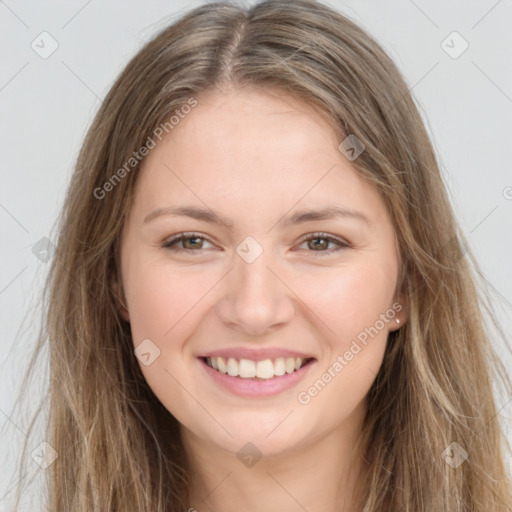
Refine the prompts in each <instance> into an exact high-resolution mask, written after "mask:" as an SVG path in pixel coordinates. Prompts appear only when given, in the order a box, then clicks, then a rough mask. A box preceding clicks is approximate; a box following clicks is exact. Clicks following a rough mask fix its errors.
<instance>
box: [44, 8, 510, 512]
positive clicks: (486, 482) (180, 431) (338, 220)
mask: <svg viewBox="0 0 512 512" xmlns="http://www.w3.org/2000/svg"><path fill="white" fill-rule="evenodd" d="M459 240H460V241H459ZM318 242H320V243H318ZM463 242H464V239H463V237H462V235H461V234H460V232H459V228H458V226H457V225H456V222H455V220H454V215H453V212H452V209H451V206H450V204H449V201H448V198H447V194H446V191H445V188H444V185H443V182H442V179H441V177H440V172H439V169H438V165H437V162H436V157H435V154H434V151H433V149H432V145H431V143H430V141H429V138H428V136H427V133H426V131H425V128H424V125H423V123H422V120H421V117H420V115H419V113H418V110H417V108H416V106H415V104H414V101H413V99H412V97H411V94H410V92H409V91H408V88H407V85H406V84H405V81H404V80H403V78H402V77H401V74H400V72H399V71H398V69H397V68H396V66H395V65H394V64H393V62H392V61H391V60H390V58H389V57H388V56H387V55H386V54H385V52H384V51H383V50H382V49H381V48H380V47H379V45H378V44H377V43H376V42H375V41H374V40H373V39H372V38H371V37H370V36H369V35H368V34H366V33H365V32H364V31H363V30H362V29H361V28H359V27H357V26H356V25H355V24H354V23H353V22H351V21H350V20H348V19H347V18H345V17H344V16H342V15H340V14H339V13H337V12H335V11H333V10H332V9H330V8H328V7H326V6H324V5H322V4H321V3H318V2H314V1H309V0H299V1H293V2H292V1H275V0H270V1H265V2H261V3H258V4H256V5H254V6H253V7H251V8H250V9H246V10H244V9H241V8H239V7H235V6H233V5H230V4H208V5H204V6H201V7H199V8H197V9H195V10H193V11H192V12H190V13H188V14H187V15H185V16H184V17H183V18H181V19H180V20H178V21H177V22H175V23H174V24H173V25H172V26H170V27H168V28H166V29H165V30H163V31H162V32H161V33H160V34H158V35H157V36H156V37H155V38H154V39H153V40H152V41H150V42H149V43H148V44H147V45H146V46H145V47H144V48H142V50H141V51H140V52H139V53H138V54H137V55H136V56H135V57H134V58H133V59H132V61H131V62H130V63H129V64H128V65H127V67H126V68H125V69H124V71H123V72H122V73H121V75H120V76H119V78H118V79H117V81H116V83H115V84H114V86H113V87H112V89H111V90H110V92H109V94H108V95H107V97H106V99H105V100H104V102H103V104H102V106H101V108H100V110H99V112H98V114H97V116H96V118H95V121H94V123H93V125H92V126H91V128H90V130H89V132H88V134H87V137H86V140H85V142H84V145H83V147H82V150H81V152H80V155H79V159H78V162H77V165H76V169H75V174H74V176H73V179H72V182H71V185H70V188H69V191H68V196H67V199H66V203H65V207H64V211H63V216H62V220H61V226H60V236H59V240H58V249H57V255H56V257H55V258H54V260H53V266H52V269H51V272H50V276H49V283H48V290H49V294H48V297H47V300H48V304H47V305H48V321H47V332H46V333H43V336H42V337H41V340H40V344H39V347H38V350H40V349H41V347H43V346H44V343H46V340H47V342H48V343H49V348H50V372H51V383H50V392H49V398H50V416H49V424H48V433H47V439H46V440H47V442H48V443H49V445H51V447H52V448H53V449H54V450H55V453H56V454H58V457H57V458H56V459H55V460H54V462H53V463H52V464H51V465H49V466H48V468H47V469H46V471H47V472H48V475H49V508H48V510H50V511H52V512H53V511H60V510H67V511H76V512H78V511H86V510H87V511H90V510H122V511H131V510H137V511H143V510H148V511H149V510H151V511H170V510H173V511H174V510H176V511H177V510H198V511H202V510H222V511H223V512H230V511H231V510H235V509H236V510H240V509H241V508H243V509H244V510H247V511H252V510H266V511H273V510H308V511H309V512H313V511H317V510H318V511H320V510H322V511H325V510H332V511H334V510H336V511H344V512H348V511H351V512H352V511H358V512H359V511H360V512H362V511H364V512H376V511H389V512H396V511H404V512H405V511H408V512H418V511H429V512H431V511H436V512H445V511H446V512H448V511H450V512H453V511H467V510H471V511H472V512H498V511H504V510H508V509H510V506H511V492H510V484H509V482H507V480H506V479H507V477H508V475H507V473H506V468H505V461H504V451H503V447H502V444H503V441H504V438H503V437H502V433H501V431H500V426H499V423H498V421H497V413H498V410H497V407H496V403H495V399H494V397H493V393H492V382H493V376H494V373H495V372H496V375H498V376H500V377H501V379H502V382H503V383H504V384H505V385H507V386H510V383H509V382H508V380H507V375H506V373H505V372H504V370H503V368H502V366H500V363H499V361H498V360H497V358H496V356H495V355H494V352H493V350H492V347H491V345H490V340H489V335H488V334H487V330H486V326H485V323H484V317H483V315H482V311H481V310H482V308H484V307H485V304H484V303H483V301H482V300H481V299H480V297H479V296H478V294H477V291H476V288H475V285H474V279H473V276H472V273H471V272H470V266H469V263H468V259H472V257H471V255H470V253H468V254H467V255H465V256H464V252H463V251H462V243H463ZM329 247H330V248H329ZM473 264H475V263H474V262H473ZM507 389H510V387H508V388H507Z"/></svg>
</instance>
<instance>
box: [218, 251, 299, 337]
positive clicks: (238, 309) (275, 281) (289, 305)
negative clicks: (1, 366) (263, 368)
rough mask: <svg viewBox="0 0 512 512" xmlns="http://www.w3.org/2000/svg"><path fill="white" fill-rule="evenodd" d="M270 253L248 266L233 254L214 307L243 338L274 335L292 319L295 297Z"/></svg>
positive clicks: (222, 318)
mask: <svg viewBox="0 0 512 512" xmlns="http://www.w3.org/2000/svg"><path fill="white" fill-rule="evenodd" d="M270 252H271V251H270V250H264V251H263V253H262V254H261V255H260V256H259V257H258V258H256V259H255V260H254V261H252V262H251V263H249V262H248V261H246V260H244V259H243V258H242V257H240V256H239V255H238V254H235V255H234V262H233V267H234V268H233V269H232V270H231V272H229V273H228V275H227V276H226V278H225V282H224V288H223V295H222V298H221V299H220V300H219V302H218V304H217V306H216V311H217V314H218V316H219V318H220V319H221V320H222V322H224V323H225V324H226V325H227V326H228V327H229V328H231V329H234V330H237V331H239V332H240V333H243V334H245V335H253V336H262V335H264V334H266V333H270V332H273V331H274V330H276V329H279V328H282V327H283V326H284V325H286V324H287V323H288V322H290V320H291V319H292V318H293V316H294V315H295V311H296V307H295V306H296V305H295V303H294V294H293V292H292V291H291V288H290V287H289V286H288V285H287V283H286V280H285V279H283V277H282V275H279V274H280V273H281V274H283V272H279V265H278V264H277V263H276V261H275V259H273V258H271V257H270Z"/></svg>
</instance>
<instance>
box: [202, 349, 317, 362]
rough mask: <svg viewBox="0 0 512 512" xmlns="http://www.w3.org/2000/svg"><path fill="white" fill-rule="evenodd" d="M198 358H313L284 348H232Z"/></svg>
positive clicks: (253, 359) (260, 359)
mask: <svg viewBox="0 0 512 512" xmlns="http://www.w3.org/2000/svg"><path fill="white" fill-rule="evenodd" d="M199 357H226V358H228V357H233V358H234V359H238V360H240V359H250V360H252V361H262V360H263V359H277V358H279V357H284V358H286V357H300V358H302V359H313V356H310V355H307V354H304V353H303V352H298V351H296V350H288V349H284V348H265V349H263V348H262V349H254V348H244V347H233V348H224V349H217V350H211V351H210V352H206V353H204V354H201V355H200V356H199Z"/></svg>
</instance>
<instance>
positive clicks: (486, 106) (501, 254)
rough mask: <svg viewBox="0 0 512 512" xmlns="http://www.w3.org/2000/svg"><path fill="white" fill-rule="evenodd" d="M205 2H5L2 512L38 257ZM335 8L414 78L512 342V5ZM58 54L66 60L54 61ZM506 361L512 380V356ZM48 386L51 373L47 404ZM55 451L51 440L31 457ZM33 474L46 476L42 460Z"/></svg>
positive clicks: (504, 403)
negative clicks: (100, 132)
mask: <svg viewBox="0 0 512 512" xmlns="http://www.w3.org/2000/svg"><path fill="white" fill-rule="evenodd" d="M201 3H202V2H199V1H190V2H186V1H173V2H170V1H168V2H163V1H157V0H153V1H147V2H134V1H128V2H126V1H124V2H121V1H118V0H116V1H108V2H100V1H98V0H89V1H86V0H85V1H84V0H73V1H69V0H68V1H65V2H64V1H63V0H60V1H55V2H52V3H51V4H49V3H45V2H36V1H35V0H30V1H26V2H21V1H15V0H5V1H2V0H0V20H1V30H0V37H1V38H2V40H1V45H2V48H3V52H2V56H1V67H0V107H1V120H2V123H1V134H0V137H1V141H2V155H1V159H2V165H1V169H2V187H1V189H0V223H1V229H2V239H1V240H2V242H1V243H2V264H1V266H0V315H1V326H2V333H3V334H2V337H1V338H0V455H1V460H2V463H1V470H0V511H2V510H4V507H5V504H6V503H7V502H8V501H9V500H10V498H11V496H12V486H13V484H14V483H15V482H16V478H15V476H13V471H14V464H15V460H16V456H17V454H18V452H19V449H20V446H21V442H22V441H23V439H24V436H25V435H26V433H25V432H26V423H24V421H22V420H21V419H18V418H16V419H15V418H13V417H9V411H10V410H11V407H12V405H13V400H14V391H15V389H16V387H17V386H18V385H19V379H20V376H21V371H22V369H23V368H24V365H26V363H27V362H28V360H27V357H28V356H27V354H28V350H29V349H30V348H31V346H32V345H33V332H34V330H33V329H32V330H30V329H28V328H26V327H24V326H22V320H23V319H26V321H30V319H31V318H34V317H35V316H36V314H37V303H36V301H37V298H38V294H39V293H40V289H41V284H42V280H43V279H44V276H45V272H46V269H47V266H48V264H47V263H44V261H41V260H40V259H39V258H38V257H36V255H35V254H34V252H33V248H34V246H35V245H36V244H37V243H38V242H39V241H40V240H41V239H43V238H44V237H49V238H50V239H51V238H52V236H53V235H54V233H53V232H52V231H51V230H52V227H53V225H54V222H55V219H56V218H57V216H58V213H59V209H60V207H61V204H62V201H63V199H64V194H65V190H66V187H67V184H68V181H69V179H70V176H71V173H72V169H73V164H74V161H75V158H76V156H77V152H78V149H79V147H80V145H81V142H82V139H83V137H84V135H85V132H86V129H87V127H88V126H89V124H90V122H91V120H92V116H93V114H94V113H95V112H96V110H97V109H98V107H99V105H100V102H101V100H102V98H103V97H104V96H105V94H106V92H107V90H108V89H109V87H110V86H111V85H112V83H113V80H114V79H115V77H116V75H117V74H118V73H119V72H120V71H121V69H122V68H123V66H124V65H125V64H126V63H127V62H128V60H129V58H130V57H131V56H133V55H134V54H135V52H136V51H137V50H138V49H139V48H140V47H141V46H142V44H143V43H144V42H145V41H147V39H148V38H150V37H151V36H152V35H153V34H154V33H155V32H156V31H158V30H160V29H161V28H163V27H164V26H166V25H167V24H169V23H171V22H172V21H173V20H175V19H176V18H177V17H179V16H180V15H181V14H183V13H184V12H185V11H188V10H189V9H191V8H193V7H195V6H198V5H200V4H201ZM249 3H253V2H249ZM326 3H328V4H330V5H332V6H333V7H335V8H337V9H338V10H339V11H341V12H342V13H345V14H347V15H348V16H349V17H350V18H352V19H353V20H355V21H356V22H358V23H359V24H360V25H361V26H363V27H364V28H366V29H367V30H368V31H369V32H370V33H371V34H372V35H373V36H374V37H375V38H376V39H377V40H378V41H379V42H380V43H381V44H382V45H383V47H384V48H385V49H386V50H387V51H388V52H389V53H390V55H391V57H392V58H393V59H394V60H395V62H396V63H397V64H398V66H399V68H400V69H401V70H402V72H403V74H404V75H405V77H406V80H407V82H408V84H409V85H410V87H411V88H412V90H413V94H414V96H415V98H416V100H417V102H418V104H419V106H420V108H421V111H422V115H423V116H424V119H425V121H426V123H427V128H428V130H429V132H430V133H431V137H432V140H433V143H434V145H435V148H436V151H437V153H438V155H439V162H440V164H441V167H442V170H443V173H444V178H445V181H446V184H447V186H448V188H449V192H450V195H451V198H452V201H453V204H454V208H455V211H456V214H457V216H458V218H459V220H460V222H461V225H462V227H463V230H464V233H465V234H466V235H467V237H468V239H469V242H470V244H471V247H472V249H473V250H474V252H475V254H476V256H477V258H478V261H479V263H480V265H481V268H482V270H483V273H484V276H485V279H486V280H487V282H488V283H489V289H490V291H491V293H492V297H493V301H494V305H495V308H496V311H497V313H498V315H499V319H500V321H501V324H502V327H503V329H504V330H505V332H506V334H507V336H508V338H509V339H510V334H511V333H512V321H511V320H512V273H511V272H510V262H511V261H512V241H511V225H512V172H511V164H510V156H509V155H510V146H511V142H512V133H511V132H512V123H511V121H512V99H511V98H512V65H511V62H510V48H512V32H511V31H510V26H511V24H512V1H510V0H500V1H496V0H481V1H475V2H463V1H454V2H449V3H448V2H444V1H441V0H436V1H426V0H415V1H413V0H392V1H387V2H385V3H384V2H377V1H366V0H364V1H355V0H354V1H344V2H342V1H334V0H331V1H329V2H326ZM42 32H47V33H48V34H49V36H48V35H42V36H41V35H40V34H41V33H42ZM453 32H457V33H458V35H457V34H453ZM443 41H444V42H443ZM52 44H53V45H57V44H58V47H57V49H56V50H55V51H54V52H53V53H52V54H51V55H49V56H48V55H45V54H44V52H49V51H50V50H51V48H52V46H51V45H52ZM466 44H467V45H468V47H467V49H466V50H465V51H464V52H462V50H463V49H464V47H465V45H466ZM33 47H35V48H37V51H36V49H34V48H33ZM507 49H508V50H507ZM461 52H462V53H461ZM459 54H460V55H459ZM43 57H46V58H43ZM37 320H38V317H37V318H35V321H37ZM23 325H24V324H23ZM497 349H498V350H499V351H500V353H503V354H504V351H503V347H502V346H499V345H498V346H497ZM503 357H506V356H505V355H504V356H503ZM506 364H507V367H508V368H511V369H512V364H511V361H510V359H506ZM43 366H44V365H43ZM45 385H46V380H45V375H44V374H43V373H42V374H41V379H40V381H39V382H38V383H37V384H36V386H35V387H34V391H33V393H34V398H37V393H38V391H40V390H43V389H44V386H45ZM475 385H477V383H475ZM511 400H512V397H501V398H500V402H499V404H498V406H499V407H500V409H501V412H500V414H502V415H503V417H508V418H509V417H510V416H511V412H512V401H511ZM42 441H44V434H43V433H41V434H40V436H39V437H37V436H36V438H34V439H32V438H31V446H33V448H34V449H35V448H36V447H37V446H38V445H39V444H40V443H41V442H42ZM32 471H33V472H34V474H36V473H37V472H39V473H41V472H42V471H44V470H43V469H41V468H40V467H39V466H37V465H36V464H35V463H34V464H33V467H32ZM29 489H30V491H31V492H33V495H34V496H35V495H36V492H35V488H34V486H32V487H29ZM34 503H37V498H35V500H34ZM31 510H36V509H35V508H33V507H32V508H31Z"/></svg>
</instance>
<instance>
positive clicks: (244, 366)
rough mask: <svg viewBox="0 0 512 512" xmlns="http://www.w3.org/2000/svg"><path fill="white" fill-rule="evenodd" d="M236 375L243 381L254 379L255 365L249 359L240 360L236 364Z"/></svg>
mask: <svg viewBox="0 0 512 512" xmlns="http://www.w3.org/2000/svg"><path fill="white" fill-rule="evenodd" d="M214 359H215V357H214ZM238 375H240V377H242V378H243V379H252V377H256V363H255V362H254V361H251V360H250V359H240V363H239V364H238Z"/></svg>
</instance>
